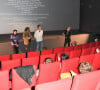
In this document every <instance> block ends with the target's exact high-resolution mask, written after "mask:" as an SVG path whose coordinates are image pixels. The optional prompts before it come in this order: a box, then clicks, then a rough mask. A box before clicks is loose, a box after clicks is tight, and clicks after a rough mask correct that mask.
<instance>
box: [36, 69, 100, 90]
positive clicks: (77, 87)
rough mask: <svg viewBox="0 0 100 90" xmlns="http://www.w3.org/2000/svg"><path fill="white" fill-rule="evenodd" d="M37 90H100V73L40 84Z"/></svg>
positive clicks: (95, 72)
mask: <svg viewBox="0 0 100 90" xmlns="http://www.w3.org/2000/svg"><path fill="white" fill-rule="evenodd" d="M35 90H100V71H94V72H90V73H86V74H81V75H76V76H75V77H74V79H73V80H72V79H71V78H67V79H63V80H58V81H54V82H50V83H45V84H40V85H37V86H36V87H35Z"/></svg>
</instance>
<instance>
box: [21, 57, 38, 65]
mask: <svg viewBox="0 0 100 90" xmlns="http://www.w3.org/2000/svg"><path fill="white" fill-rule="evenodd" d="M27 65H35V66H38V65H39V56H38V57H33V58H24V59H22V66H27Z"/></svg>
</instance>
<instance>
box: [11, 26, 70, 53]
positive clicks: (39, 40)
mask: <svg viewBox="0 0 100 90" xmlns="http://www.w3.org/2000/svg"><path fill="white" fill-rule="evenodd" d="M70 29H71V28H70V27H67V28H66V30H65V31H64V33H63V35H64V36H65V43H64V47H66V45H67V46H70V42H71V39H70V36H71V31H70ZM34 38H35V41H36V51H41V50H42V49H43V30H42V28H41V25H37V30H36V31H35V33H34ZM10 39H11V45H12V47H13V51H14V53H19V42H18V40H19V36H18V34H17V30H13V34H11V36H10ZM31 39H32V35H31V33H30V28H29V27H26V28H25V30H24V32H23V40H24V46H25V49H26V51H27V49H28V46H29V47H30V50H31Z"/></svg>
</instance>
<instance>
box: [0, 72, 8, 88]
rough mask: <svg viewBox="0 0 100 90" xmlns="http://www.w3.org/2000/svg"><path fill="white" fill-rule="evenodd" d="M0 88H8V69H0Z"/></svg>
mask: <svg viewBox="0 0 100 90" xmlns="http://www.w3.org/2000/svg"><path fill="white" fill-rule="evenodd" d="M0 90H9V71H0Z"/></svg>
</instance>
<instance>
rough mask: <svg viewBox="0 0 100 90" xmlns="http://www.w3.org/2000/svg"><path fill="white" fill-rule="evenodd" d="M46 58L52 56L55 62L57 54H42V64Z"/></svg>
mask: <svg viewBox="0 0 100 90" xmlns="http://www.w3.org/2000/svg"><path fill="white" fill-rule="evenodd" d="M46 58H51V59H52V60H53V62H55V54H49V55H41V56H40V63H41V64H42V63H43V62H44V61H45V59H46Z"/></svg>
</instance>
